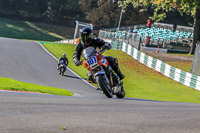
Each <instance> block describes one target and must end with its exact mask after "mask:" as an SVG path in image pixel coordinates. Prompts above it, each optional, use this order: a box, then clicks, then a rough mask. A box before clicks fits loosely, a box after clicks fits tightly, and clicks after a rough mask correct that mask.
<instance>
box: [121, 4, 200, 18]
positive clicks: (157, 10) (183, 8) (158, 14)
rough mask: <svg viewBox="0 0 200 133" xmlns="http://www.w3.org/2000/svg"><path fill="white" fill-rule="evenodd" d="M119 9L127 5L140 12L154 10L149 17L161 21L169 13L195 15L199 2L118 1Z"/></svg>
mask: <svg viewBox="0 0 200 133" xmlns="http://www.w3.org/2000/svg"><path fill="white" fill-rule="evenodd" d="M118 3H119V5H120V7H123V8H126V7H127V6H128V5H129V4H132V5H133V7H135V8H139V7H141V9H140V11H150V10H154V15H153V17H151V18H152V19H153V20H155V21H161V20H163V19H164V18H165V17H166V13H167V12H169V11H178V12H180V13H181V14H182V15H183V14H184V13H186V14H187V15H189V14H190V15H192V16H193V17H194V15H195V9H196V8H199V5H200V1H198V0H125V1H124V0H120V1H119V2H118Z"/></svg>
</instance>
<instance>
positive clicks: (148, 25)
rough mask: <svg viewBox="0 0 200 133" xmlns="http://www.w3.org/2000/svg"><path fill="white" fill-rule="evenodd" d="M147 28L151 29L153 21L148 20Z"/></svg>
mask: <svg viewBox="0 0 200 133" xmlns="http://www.w3.org/2000/svg"><path fill="white" fill-rule="evenodd" d="M147 27H148V28H151V20H149V19H148V20H147Z"/></svg>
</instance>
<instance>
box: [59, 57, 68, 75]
mask: <svg viewBox="0 0 200 133" xmlns="http://www.w3.org/2000/svg"><path fill="white" fill-rule="evenodd" d="M66 68H67V66H66V64H65V62H64V61H63V60H62V61H60V63H59V67H58V71H59V74H60V75H62V76H63V75H64V73H65V71H66Z"/></svg>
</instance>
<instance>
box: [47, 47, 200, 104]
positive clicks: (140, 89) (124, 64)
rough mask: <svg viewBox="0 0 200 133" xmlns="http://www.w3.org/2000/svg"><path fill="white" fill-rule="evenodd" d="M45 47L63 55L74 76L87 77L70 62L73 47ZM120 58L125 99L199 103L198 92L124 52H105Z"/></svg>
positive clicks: (57, 54) (79, 68) (56, 54)
mask: <svg viewBox="0 0 200 133" xmlns="http://www.w3.org/2000/svg"><path fill="white" fill-rule="evenodd" d="M44 46H45V47H46V48H47V49H48V50H49V51H50V52H52V53H53V54H54V55H55V56H56V57H57V58H58V57H60V56H61V55H62V53H66V54H67V57H68V59H69V62H70V63H69V67H70V68H71V69H72V70H74V71H75V72H76V73H78V74H79V75H81V76H82V77H83V78H86V77H87V76H86V72H87V70H86V69H85V68H83V67H82V66H80V67H76V66H75V65H74V63H73V59H72V57H73V53H74V50H75V45H69V44H48V43H44ZM104 55H106V56H113V57H116V58H118V59H119V66H120V68H121V71H122V72H123V74H124V75H125V79H124V80H123V82H124V88H125V91H126V97H132V98H142V99H149V100H160V101H173V102H191V103H200V92H199V91H197V90H193V89H192V88H189V87H186V86H184V85H182V84H180V83H177V82H175V81H173V80H171V79H169V78H167V77H165V76H163V75H162V74H160V73H158V72H156V71H155V70H152V69H150V68H148V67H146V66H144V65H143V64H141V63H139V62H137V61H135V60H134V59H133V58H132V57H130V56H128V55H127V54H126V53H124V52H122V51H118V50H109V51H106V52H105V53H104Z"/></svg>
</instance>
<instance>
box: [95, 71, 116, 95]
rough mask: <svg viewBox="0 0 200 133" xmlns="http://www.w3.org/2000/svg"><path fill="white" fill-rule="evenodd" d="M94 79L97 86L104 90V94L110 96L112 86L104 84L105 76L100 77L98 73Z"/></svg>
mask: <svg viewBox="0 0 200 133" xmlns="http://www.w3.org/2000/svg"><path fill="white" fill-rule="evenodd" d="M96 81H97V84H98V86H99V87H100V88H101V89H102V91H103V92H104V94H105V95H106V96H107V97H108V98H112V97H113V94H112V88H111V87H110V85H107V84H106V80H105V78H103V77H102V75H98V76H96Z"/></svg>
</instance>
